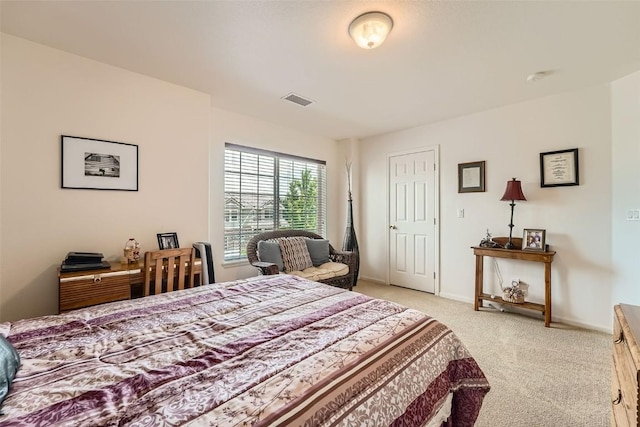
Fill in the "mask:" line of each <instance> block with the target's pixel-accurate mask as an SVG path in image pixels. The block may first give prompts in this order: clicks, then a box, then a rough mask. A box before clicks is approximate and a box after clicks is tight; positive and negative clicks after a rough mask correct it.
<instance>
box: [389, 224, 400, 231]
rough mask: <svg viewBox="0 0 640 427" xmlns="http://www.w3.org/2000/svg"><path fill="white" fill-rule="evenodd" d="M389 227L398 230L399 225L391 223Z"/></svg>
mask: <svg viewBox="0 0 640 427" xmlns="http://www.w3.org/2000/svg"><path fill="white" fill-rule="evenodd" d="M389 228H390V229H391V230H397V229H398V227H396V226H395V225H390V226H389Z"/></svg>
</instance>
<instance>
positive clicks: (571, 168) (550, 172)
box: [540, 148, 580, 187]
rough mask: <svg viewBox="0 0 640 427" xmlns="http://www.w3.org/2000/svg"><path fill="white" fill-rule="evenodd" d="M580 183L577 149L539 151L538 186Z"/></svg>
mask: <svg viewBox="0 0 640 427" xmlns="http://www.w3.org/2000/svg"><path fill="white" fill-rule="evenodd" d="M569 185H580V171H579V169H578V149H577V148H571V149H569V150H559V151H549V152H547V153H540V187H561V186H569Z"/></svg>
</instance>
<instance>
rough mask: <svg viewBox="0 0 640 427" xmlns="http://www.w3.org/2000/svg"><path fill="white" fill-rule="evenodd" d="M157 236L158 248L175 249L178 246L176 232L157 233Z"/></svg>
mask: <svg viewBox="0 0 640 427" xmlns="http://www.w3.org/2000/svg"><path fill="white" fill-rule="evenodd" d="M157 236H158V247H159V248H160V249H177V248H179V247H180V244H179V243H178V234H177V233H158V234H157Z"/></svg>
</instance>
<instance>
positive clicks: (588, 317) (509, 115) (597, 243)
mask: <svg viewBox="0 0 640 427" xmlns="http://www.w3.org/2000/svg"><path fill="white" fill-rule="evenodd" d="M431 145H439V146H440V200H441V201H440V242H441V244H440V250H441V257H440V259H441V261H440V271H441V277H440V286H441V288H440V291H441V295H442V296H446V297H449V298H454V299H460V300H463V301H468V302H471V301H472V300H473V293H474V277H475V275H474V262H475V261H474V256H473V252H472V250H471V249H470V246H472V245H476V244H478V243H479V242H480V239H482V238H483V237H484V235H485V233H486V229H487V228H488V229H489V230H490V231H491V233H492V234H493V235H494V236H507V235H508V233H509V228H508V227H507V224H509V214H510V208H509V203H508V202H501V201H500V198H501V197H502V194H503V193H504V189H505V186H506V182H507V181H508V180H509V179H511V178H512V177H516V178H518V179H519V180H521V181H522V186H523V191H524V194H525V196H526V197H527V201H526V202H519V203H517V204H516V207H515V216H514V224H515V228H514V236H518V237H521V236H522V230H523V228H543V229H546V230H547V243H549V244H550V245H551V247H552V249H553V250H556V251H557V255H556V256H555V259H554V262H553V267H552V270H553V272H552V286H553V289H552V295H553V312H552V314H553V318H554V320H555V321H566V322H570V323H575V324H581V325H585V326H588V327H591V328H596V329H601V330H610V324H611V320H610V319H611V312H612V308H611V307H612V303H611V289H612V282H613V273H612V263H611V230H610V221H611V196H610V191H611V116H610V95H609V89H608V87H606V86H601V87H593V88H589V89H585V90H582V91H579V92H573V93H566V94H561V95H557V96H551V97H546V98H541V99H537V100H534V101H529V102H525V103H520V104H516V105H510V106H505V107H502V108H497V109H493V110H490V111H485V112H482V113H478V114H473V115H469V116H465V117H460V118H456V119H453V120H448V121H444V122H440V123H435V124H431V125H427V126H421V127H417V128H413V129H407V130H404V131H400V132H395V133H391V134H387V135H381V136H378V137H373V138H368V139H365V140H363V141H361V147H360V156H361V164H362V171H361V176H360V179H361V182H362V184H361V185H362V193H363V207H362V211H363V212H364V213H366V215H363V226H362V234H364V235H366V236H367V237H366V240H365V241H363V244H361V245H360V247H361V251H360V254H361V275H362V276H364V277H370V278H373V279H376V280H385V277H386V272H387V268H388V260H387V254H388V251H387V248H386V233H387V224H386V209H385V203H386V201H385V200H384V198H382V197H381V189H384V188H386V185H387V183H386V176H385V173H383V171H386V160H387V154H388V153H390V152H395V151H400V150H406V149H413V148H416V147H427V146H431ZM575 147H577V148H579V150H580V186H574V187H556V188H540V172H539V154H540V153H541V152H545V151H553V150H560V149H569V148H575ZM480 160H485V161H486V192H484V193H465V194H458V192H457V165H458V163H463V162H472V161H480ZM457 209H464V211H465V217H464V218H462V219H459V218H457V217H456V210H457ZM363 246H364V248H363ZM498 264H499V266H500V270H501V272H502V275H503V277H504V279H505V281H506V280H510V279H511V278H519V279H520V280H522V281H524V282H525V283H528V284H530V285H531V286H530V289H529V292H530V296H529V299H530V300H533V301H540V302H542V301H543V299H544V276H543V271H544V269H543V266H542V265H541V264H531V263H527V262H523V261H510V260H504V259H502V260H498ZM496 282H497V280H496V274H495V270H494V269H493V266H492V265H491V263H490V262H488V261H485V287H486V289H491V288H493V292H494V293H496V294H498V291H499V287H498V286H497V284H496Z"/></svg>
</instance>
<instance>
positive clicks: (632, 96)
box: [611, 71, 640, 305]
mask: <svg viewBox="0 0 640 427" xmlns="http://www.w3.org/2000/svg"><path fill="white" fill-rule="evenodd" d="M611 100H612V101H611V107H612V109H611V117H612V124H613V163H612V164H613V178H612V180H613V191H612V199H613V201H612V204H613V209H612V239H613V252H612V259H613V268H614V271H615V274H614V288H613V297H612V300H613V304H618V303H627V304H636V305H640V270H639V269H638V261H639V260H640V245H638V241H640V221H627V219H626V218H627V211H628V210H629V209H640V179H639V178H638V175H639V170H640V168H639V167H638V165H640V71H638V72H636V73H634V74H631V75H629V76H626V77H625V78H622V79H620V80H616V81H614V82H613V83H612V84H611Z"/></svg>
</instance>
